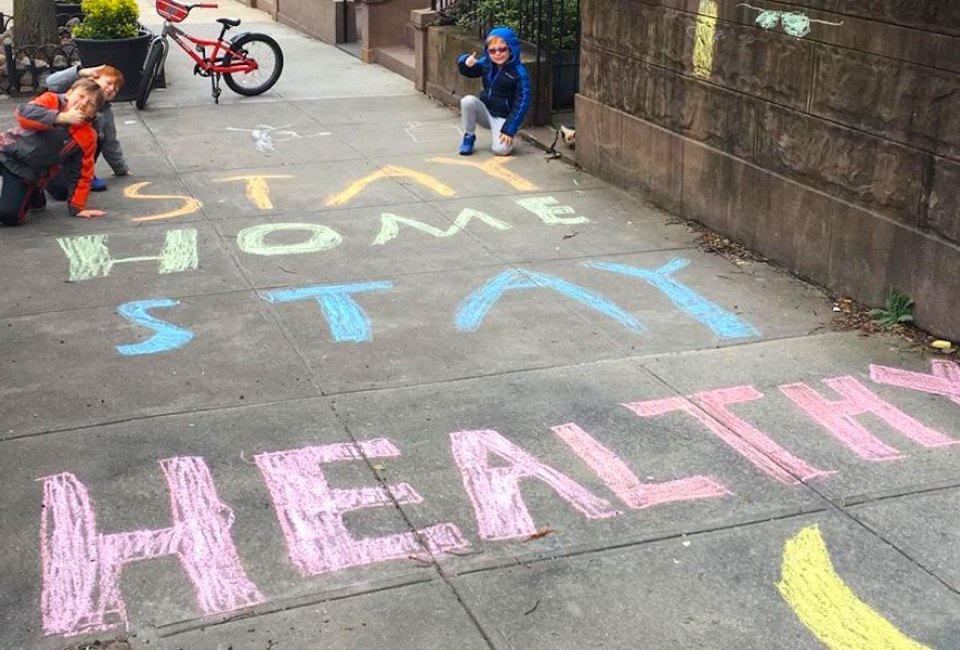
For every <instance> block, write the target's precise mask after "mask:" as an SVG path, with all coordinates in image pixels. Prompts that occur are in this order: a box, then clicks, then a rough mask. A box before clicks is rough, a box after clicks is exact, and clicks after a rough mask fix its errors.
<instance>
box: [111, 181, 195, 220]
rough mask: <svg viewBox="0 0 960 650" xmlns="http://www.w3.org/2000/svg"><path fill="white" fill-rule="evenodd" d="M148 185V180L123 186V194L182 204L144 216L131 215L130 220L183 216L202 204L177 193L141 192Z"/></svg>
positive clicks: (141, 198) (138, 198)
mask: <svg viewBox="0 0 960 650" xmlns="http://www.w3.org/2000/svg"><path fill="white" fill-rule="evenodd" d="M148 185H150V183H149V182H148V181H143V182H141V183H134V184H133V185H130V186H128V187H125V188H123V195H124V196H125V197H126V198H128V199H137V200H144V199H146V200H148V201H181V202H182V203H183V205H181V206H180V207H179V208H175V209H173V210H168V211H167V212H161V213H159V214H151V215H149V216H144V217H133V218H132V219H130V221H134V222H142V221H160V220H161V219H174V218H176V217H185V216H187V215H188V214H193V213H194V212H197V211H198V210H199V209H200V208H201V207H202V204H201V203H200V201H198V200H196V199H195V198H193V197H192V196H181V195H179V194H143V193H142V192H141V191H140V190H142V189H143V188H145V187H147V186H148Z"/></svg>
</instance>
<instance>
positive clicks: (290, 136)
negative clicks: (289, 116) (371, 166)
mask: <svg viewBox="0 0 960 650" xmlns="http://www.w3.org/2000/svg"><path fill="white" fill-rule="evenodd" d="M226 130H227V131H243V132H246V133H249V134H250V136H251V137H252V138H253V141H254V146H255V147H256V148H257V151H259V152H260V153H269V152H271V151H276V149H277V148H276V145H277V143H280V142H290V141H291V140H305V139H307V138H319V137H323V136H325V135H331V134H330V132H329V131H321V132H318V133H311V134H309V135H301V134H299V133H297V132H296V131H293V130H291V129H290V125H289V124H287V125H284V126H270V125H269V124H258V125H257V128H255V129H238V128H237V127H234V126H228V127H227V129H226Z"/></svg>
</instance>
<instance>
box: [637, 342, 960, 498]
mask: <svg viewBox="0 0 960 650" xmlns="http://www.w3.org/2000/svg"><path fill="white" fill-rule="evenodd" d="M694 356H696V357H697V359H696V362H695V363H694V362H693V357H694ZM930 363H931V361H930V360H929V359H924V358H921V357H919V356H918V355H916V353H912V352H907V351H906V350H905V349H904V346H903V345H902V344H901V343H900V342H899V341H898V340H897V339H895V338H893V337H885V336H878V337H875V338H863V337H860V336H857V335H856V334H854V333H845V334H830V335H821V336H816V337H808V338H803V339H793V340H791V341H790V343H789V345H785V344H784V343H783V342H777V341H769V342H763V343H759V344H757V345H751V346H743V347H738V348H736V349H729V350H716V351H710V352H706V351H704V352H701V353H698V354H697V355H691V354H689V353H684V354H680V355H665V356H657V357H652V358H647V359H644V360H643V365H644V367H645V368H647V369H649V370H650V371H651V372H652V373H653V374H655V375H656V376H657V377H659V378H660V379H662V380H663V381H664V382H666V383H668V384H669V385H671V386H673V387H674V388H675V389H676V390H678V391H682V392H683V393H684V394H687V395H690V394H694V393H699V392H701V391H710V390H714V389H718V388H729V387H736V386H747V387H752V388H753V390H754V391H756V392H757V393H759V394H761V395H762V398H759V399H750V400H747V399H745V400H744V401H742V402H739V403H735V404H733V403H731V405H730V407H729V410H730V411H731V412H733V413H734V414H735V415H737V416H739V418H741V419H742V420H745V421H747V422H749V423H751V424H753V425H754V426H755V427H756V428H758V429H759V430H761V431H764V432H766V433H768V434H769V435H770V436H771V437H772V438H774V439H775V440H776V441H777V442H778V443H779V444H781V445H782V446H783V447H785V448H787V449H789V450H791V451H792V452H793V453H794V454H795V455H796V456H798V457H800V458H804V459H806V460H808V461H809V462H810V463H811V464H813V465H815V466H817V467H820V468H822V469H824V470H828V471H832V472H835V474H833V475H832V476H831V477H830V479H829V480H827V481H823V482H820V483H817V485H816V486H815V489H816V490H817V491H818V492H819V493H821V494H822V495H824V496H825V497H827V498H830V499H831V500H833V501H834V502H836V503H837V504H838V505H845V504H850V503H857V502H861V501H869V500H873V499H876V498H879V497H885V496H890V495H896V494H907V493H911V492H915V491H918V490H923V489H930V488H932V487H942V486H944V485H958V484H960V471H958V460H960V443H958V444H950V443H951V442H952V441H953V440H960V411H958V406H957V405H956V404H954V403H952V402H951V401H950V400H949V399H947V398H946V397H943V396H941V395H931V394H928V393H924V392H922V391H917V390H911V389H907V388H902V387H896V386H890V385H883V384H879V383H877V382H875V381H873V380H872V379H871V373H870V366H871V365H878V366H885V367H892V368H897V369H901V370H909V371H912V372H916V373H918V374H923V375H930V373H931V365H930ZM705 365H706V366H707V367H709V368H710V369H711V370H710V372H709V373H704V372H703V368H704V366H705ZM838 377H850V378H851V379H852V380H853V381H854V382H856V383H855V384H854V386H857V385H859V386H860V387H862V388H863V389H865V390H866V391H867V393H868V394H872V395H874V396H875V397H876V398H879V400H881V401H882V402H883V403H885V404H887V405H889V406H890V407H892V408H895V409H897V411H898V412H899V413H902V414H904V415H906V416H907V417H909V418H911V421H909V422H907V423H905V424H904V425H903V428H904V429H906V430H909V431H913V432H914V433H915V434H917V432H918V431H919V429H918V426H917V425H922V426H923V427H926V428H927V429H932V430H933V431H935V432H936V433H939V434H942V436H943V439H941V440H940V441H939V442H936V441H931V444H934V443H935V442H936V444H938V446H930V447H926V446H924V445H923V444H921V443H919V442H917V441H916V440H912V439H910V438H908V437H907V436H906V435H904V434H903V433H901V432H899V431H898V430H897V429H895V428H894V427H893V426H891V425H890V424H889V423H888V422H886V421H884V420H882V419H880V417H878V416H877V414H876V411H874V412H868V409H866V407H865V406H861V407H860V408H855V409H852V412H853V413H859V414H856V415H852V416H850V417H849V418H848V420H847V421H848V422H853V423H857V424H859V425H861V427H863V429H862V430H859V431H855V432H851V433H849V437H848V439H849V440H850V441H853V442H856V443H859V444H858V445H854V444H852V443H851V444H850V445H848V444H844V443H843V442H841V440H840V438H839V437H838V435H837V434H836V431H837V430H840V431H844V429H842V427H841V425H840V424H838V423H836V422H835V423H834V425H833V428H834V430H835V431H834V433H832V432H831V431H830V430H829V429H828V428H827V427H826V426H825V425H824V424H821V423H820V422H819V421H818V420H817V419H815V418H814V417H812V415H811V414H810V412H809V411H807V410H804V409H801V408H800V407H799V406H797V405H796V403H795V402H794V401H793V400H791V399H790V398H789V397H788V396H787V394H786V393H784V392H783V391H782V390H781V389H780V388H781V387H783V386H787V387H790V386H795V385H797V384H804V385H805V386H807V387H809V388H811V389H813V390H814V391H816V392H817V393H818V394H820V395H821V396H822V397H823V398H825V399H826V400H828V401H841V400H843V399H844V398H845V397H846V398H847V399H849V393H848V394H847V395H846V396H845V395H842V394H840V393H837V392H836V391H835V390H834V389H833V388H831V387H830V385H829V384H828V383H827V382H828V381H830V380H833V379H836V378H838ZM789 390H790V389H789V388H788V391H789ZM848 390H849V389H848ZM821 412H822V411H821ZM847 430H849V427H848V429H847ZM863 431H865V432H866V435H864V434H863ZM872 438H875V439H876V440H877V441H879V442H880V443H882V444H883V445H884V449H885V451H886V452H887V454H888V456H887V457H882V456H869V457H864V456H861V455H860V454H859V453H857V451H856V450H857V449H860V450H862V451H863V452H864V453H866V452H868V451H871V450H873V451H876V452H878V453H879V452H880V451H881V450H880V449H876V447H873V446H869V445H870V444H871V442H872V441H871V439H872ZM898 453H899V455H897V454H898Z"/></svg>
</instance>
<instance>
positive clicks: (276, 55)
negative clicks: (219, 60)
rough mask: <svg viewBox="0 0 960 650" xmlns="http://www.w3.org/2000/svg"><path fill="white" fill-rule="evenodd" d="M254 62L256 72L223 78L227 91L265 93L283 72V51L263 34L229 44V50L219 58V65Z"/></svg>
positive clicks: (248, 35)
mask: <svg viewBox="0 0 960 650" xmlns="http://www.w3.org/2000/svg"><path fill="white" fill-rule="evenodd" d="M238 59H239V60H242V61H254V62H256V64H257V69H256V70H252V71H250V72H233V73H230V74H225V75H223V80H224V81H225V82H226V83H227V85H228V86H230V90H232V91H233V92H235V93H239V94H241V95H248V96H249V95H259V94H260V93H265V92H267V91H268V90H270V89H271V88H272V87H273V84H275V83H277V80H278V79H279V78H280V73H281V72H283V51H282V50H281V49H280V46H279V45H278V44H277V42H276V41H275V40H273V39H272V38H270V37H269V36H267V35H266V34H244V35H243V36H241V37H240V38H238V39H237V40H235V41H234V42H233V43H231V44H230V51H229V52H227V53H226V54H225V55H224V57H223V65H224V66H228V65H231V63H233V64H234V65H235V64H237V63H239V62H240V61H238Z"/></svg>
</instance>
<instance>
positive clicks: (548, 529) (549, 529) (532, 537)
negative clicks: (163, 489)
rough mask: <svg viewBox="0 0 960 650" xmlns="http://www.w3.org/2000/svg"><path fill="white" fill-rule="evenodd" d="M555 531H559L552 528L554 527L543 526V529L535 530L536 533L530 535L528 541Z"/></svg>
mask: <svg viewBox="0 0 960 650" xmlns="http://www.w3.org/2000/svg"><path fill="white" fill-rule="evenodd" d="M555 532H557V531H555V530H554V529H552V528H541V529H540V530H538V531H537V532H535V533H533V534H532V535H530V537H528V538H527V541H528V542H530V541H532V540H535V539H540V538H541V537H546V536H547V535H549V534H550V533H555Z"/></svg>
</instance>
